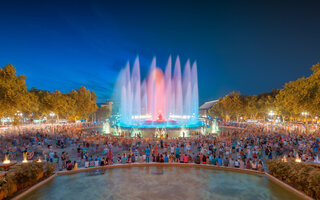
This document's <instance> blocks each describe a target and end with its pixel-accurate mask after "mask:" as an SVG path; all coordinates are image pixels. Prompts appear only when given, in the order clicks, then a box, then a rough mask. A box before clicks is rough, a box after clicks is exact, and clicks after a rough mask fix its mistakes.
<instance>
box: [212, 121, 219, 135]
mask: <svg viewBox="0 0 320 200" xmlns="http://www.w3.org/2000/svg"><path fill="white" fill-rule="evenodd" d="M211 128H212V130H211V133H212V134H216V133H218V132H219V131H220V129H219V125H218V122H217V120H213V121H212V125H211Z"/></svg>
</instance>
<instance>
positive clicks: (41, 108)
mask: <svg viewBox="0 0 320 200" xmlns="http://www.w3.org/2000/svg"><path fill="white" fill-rule="evenodd" d="M96 99H97V97H96V95H95V93H94V92H93V91H91V92H90V91H89V90H88V89H86V88H85V87H83V86H81V87H80V88H79V89H77V90H72V91H71V92H70V93H62V92H60V91H58V90H57V91H55V92H50V91H45V90H39V89H36V88H32V89H31V90H30V91H28V89H27V86H26V76H24V75H17V74H16V69H15V68H14V66H12V65H10V64H8V65H6V66H5V67H3V68H0V118H3V117H11V118H14V119H15V118H17V113H23V115H24V116H25V117H28V118H30V119H39V118H42V117H49V115H50V113H54V115H55V116H56V117H57V119H59V118H64V119H70V120H77V119H79V120H87V119H89V117H90V116H91V115H92V114H93V113H94V112H95V111H96V110H97V109H98V106H97V104H96Z"/></svg>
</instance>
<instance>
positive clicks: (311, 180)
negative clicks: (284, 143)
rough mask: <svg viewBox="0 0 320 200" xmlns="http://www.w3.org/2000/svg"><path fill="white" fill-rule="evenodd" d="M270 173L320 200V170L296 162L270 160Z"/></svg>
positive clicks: (268, 162) (268, 163) (268, 164)
mask: <svg viewBox="0 0 320 200" xmlns="http://www.w3.org/2000/svg"><path fill="white" fill-rule="evenodd" d="M267 166H268V170H269V173H270V174H271V175H273V176H275V177H277V178H278V179H280V180H282V181H284V182H286V183H288V184H289V185H291V186H293V187H295V188H296V189H298V190H300V191H302V192H304V193H306V194H307V195H309V196H311V197H313V198H315V199H320V169H319V168H317V167H314V166H312V165H309V164H306V163H296V162H294V160H288V162H283V161H282V160H281V159H276V160H268V161H267Z"/></svg>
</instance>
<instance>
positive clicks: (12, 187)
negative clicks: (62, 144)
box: [0, 161, 55, 200]
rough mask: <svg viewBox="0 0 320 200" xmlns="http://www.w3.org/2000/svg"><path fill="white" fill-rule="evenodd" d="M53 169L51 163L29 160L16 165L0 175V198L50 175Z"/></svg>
mask: <svg viewBox="0 0 320 200" xmlns="http://www.w3.org/2000/svg"><path fill="white" fill-rule="evenodd" d="M54 171H55V168H54V166H53V164H52V163H38V162H35V161H33V162H30V163H25V164H21V165H18V166H16V167H14V168H13V169H12V170H11V171H9V172H7V173H6V174H5V176H3V177H0V200H2V199H8V198H10V197H12V196H14V195H15V194H17V193H19V192H21V191H23V190H24V189H26V188H29V187H30V186H32V185H34V184H36V183H38V182H39V181H40V180H42V179H45V178H47V177H49V176H51V175H52V174H53V173H54Z"/></svg>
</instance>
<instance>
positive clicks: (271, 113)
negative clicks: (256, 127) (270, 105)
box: [268, 110, 275, 129]
mask: <svg viewBox="0 0 320 200" xmlns="http://www.w3.org/2000/svg"><path fill="white" fill-rule="evenodd" d="M268 115H269V116H270V117H271V120H272V121H271V129H272V126H273V116H274V115H275V113H274V112H273V110H270V112H269V113H268Z"/></svg>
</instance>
